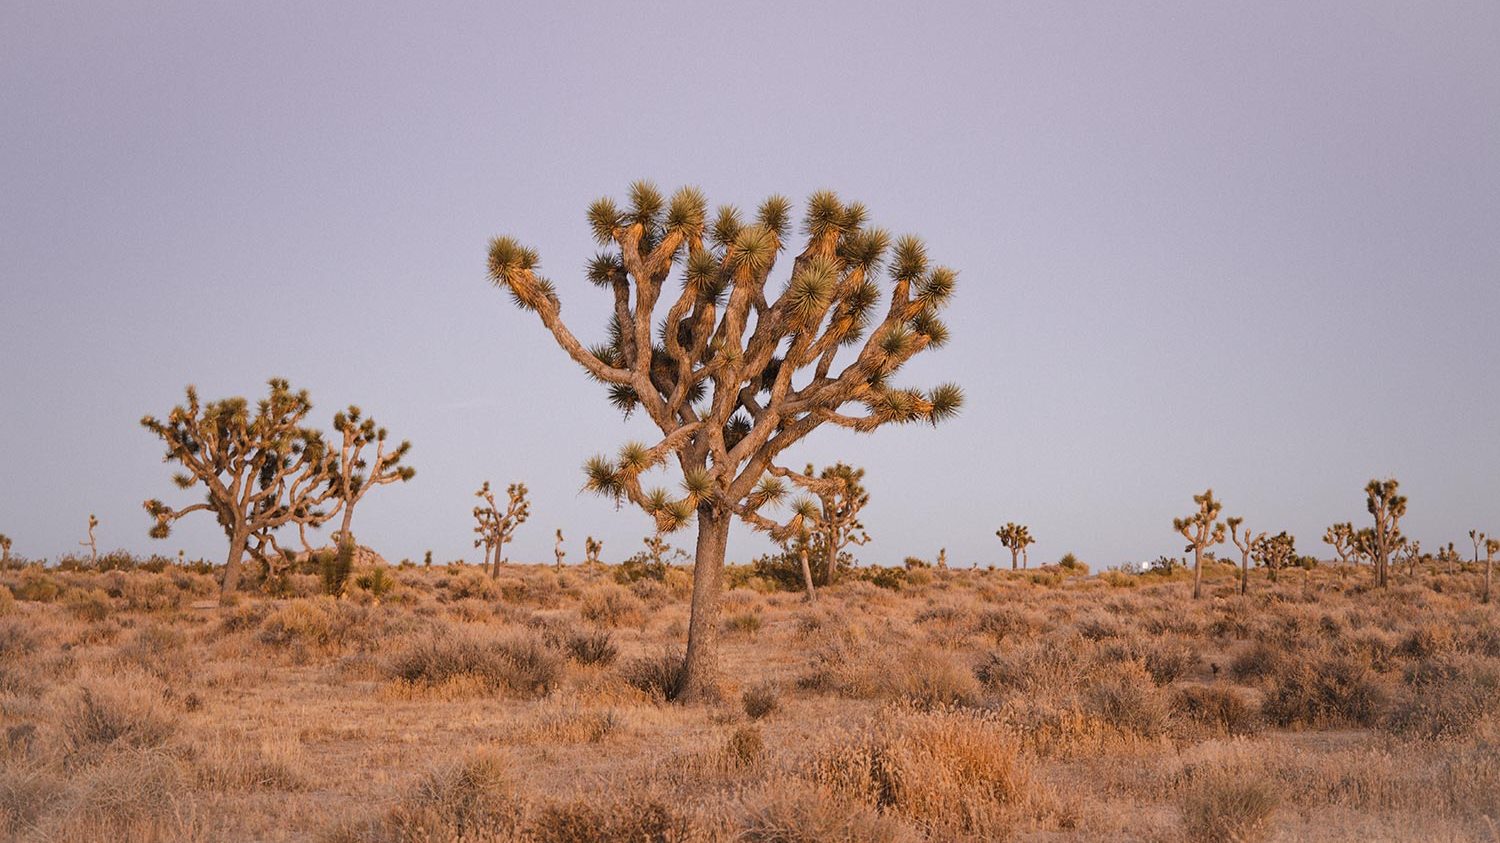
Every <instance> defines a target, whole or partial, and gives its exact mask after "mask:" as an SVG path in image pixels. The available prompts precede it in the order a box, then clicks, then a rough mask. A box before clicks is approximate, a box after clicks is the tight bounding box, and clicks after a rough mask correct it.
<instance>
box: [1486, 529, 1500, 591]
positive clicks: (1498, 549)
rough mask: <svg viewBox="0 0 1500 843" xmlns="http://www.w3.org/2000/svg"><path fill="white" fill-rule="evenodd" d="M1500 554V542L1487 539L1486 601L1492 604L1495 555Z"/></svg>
mask: <svg viewBox="0 0 1500 843" xmlns="http://www.w3.org/2000/svg"><path fill="white" fill-rule="evenodd" d="M1497 553H1500V540H1496V539H1486V540H1485V542H1484V599H1483V602H1485V603H1488V602H1490V580H1492V579H1493V578H1494V576H1495V554H1497Z"/></svg>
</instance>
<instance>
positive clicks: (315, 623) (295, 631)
mask: <svg viewBox="0 0 1500 843" xmlns="http://www.w3.org/2000/svg"><path fill="white" fill-rule="evenodd" d="M333 637H334V603H333V601H332V600H330V599H327V598H323V599H306V598H298V599H296V600H291V601H288V602H287V603H286V604H285V605H283V606H281V607H279V608H277V609H276V610H275V611H274V612H272V613H271V614H270V615H269V616H267V617H266V619H265V621H263V622H262V623H261V626H260V640H261V641H262V642H263V643H266V644H270V645H273V646H278V647H285V646H288V645H292V644H303V645H316V646H326V645H328V644H330V643H332V642H333Z"/></svg>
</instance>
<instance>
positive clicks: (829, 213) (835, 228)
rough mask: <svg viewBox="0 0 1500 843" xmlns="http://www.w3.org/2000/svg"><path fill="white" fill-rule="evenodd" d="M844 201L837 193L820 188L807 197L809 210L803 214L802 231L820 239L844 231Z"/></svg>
mask: <svg viewBox="0 0 1500 843" xmlns="http://www.w3.org/2000/svg"><path fill="white" fill-rule="evenodd" d="M844 225H845V218H844V203H843V202H840V201H839V197H838V194H837V193H834V192H833V191H831V190H819V191H816V192H815V193H813V194H812V195H811V196H809V197H807V210H806V212H805V213H804V214H803V216H802V232H803V233H804V234H806V235H807V236H808V237H810V238H812V239H815V240H816V239H819V238H822V237H826V236H829V235H832V234H839V233H842V232H843V231H844Z"/></svg>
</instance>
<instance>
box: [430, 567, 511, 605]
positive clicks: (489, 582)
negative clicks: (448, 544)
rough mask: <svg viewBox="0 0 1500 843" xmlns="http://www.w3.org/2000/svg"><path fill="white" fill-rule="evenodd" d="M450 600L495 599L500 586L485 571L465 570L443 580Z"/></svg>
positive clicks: (498, 594)
mask: <svg viewBox="0 0 1500 843" xmlns="http://www.w3.org/2000/svg"><path fill="white" fill-rule="evenodd" d="M443 585H444V586H446V587H447V588H446V591H447V596H448V599H449V600H470V599H472V600H494V599H495V598H496V597H499V596H500V586H498V585H496V584H495V580H493V579H491V578H490V577H489V576H488V575H486V574H485V573H484V572H483V571H476V570H472V569H470V570H465V571H462V572H461V573H455V574H453V575H452V576H450V577H448V578H447V579H446V580H444V581H443Z"/></svg>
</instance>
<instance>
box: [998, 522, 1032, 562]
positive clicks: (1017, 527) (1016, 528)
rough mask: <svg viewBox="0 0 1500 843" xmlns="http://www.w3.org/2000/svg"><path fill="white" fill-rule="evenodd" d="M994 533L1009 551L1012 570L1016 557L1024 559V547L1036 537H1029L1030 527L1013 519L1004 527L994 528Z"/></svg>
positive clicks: (1030, 543)
mask: <svg viewBox="0 0 1500 843" xmlns="http://www.w3.org/2000/svg"><path fill="white" fill-rule="evenodd" d="M995 535H997V536H999V537H1000V543H1001V544H1003V545H1005V549H1006V550H1009V551H1010V569H1011V570H1012V571H1014V570H1016V560H1017V558H1018V557H1019V558H1023V559H1024V557H1025V555H1026V548H1027V547H1028V546H1029V545H1032V544H1035V543H1036V539H1034V538H1032V537H1031V528H1030V527H1027V526H1026V525H1025V524H1017V523H1016V522H1014V521H1011V522H1008V523H1007V524H1006V525H1005V526H1004V527H1001V528H1000V529H998V530H996V531H995Z"/></svg>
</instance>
